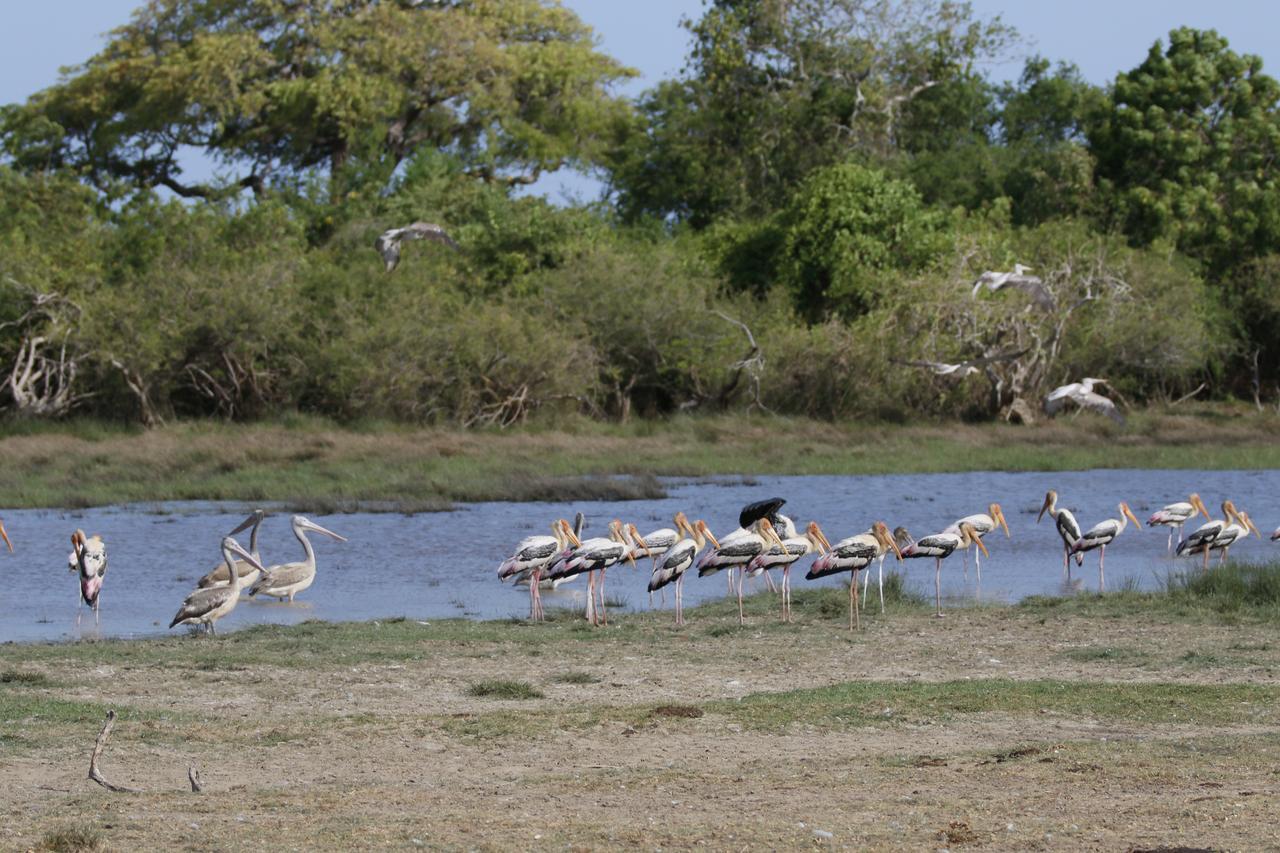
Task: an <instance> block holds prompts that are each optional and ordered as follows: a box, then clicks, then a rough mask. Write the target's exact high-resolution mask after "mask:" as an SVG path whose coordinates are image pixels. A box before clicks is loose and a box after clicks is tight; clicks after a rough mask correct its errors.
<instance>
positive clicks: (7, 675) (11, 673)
mask: <svg viewBox="0 0 1280 853" xmlns="http://www.w3.org/2000/svg"><path fill="white" fill-rule="evenodd" d="M0 684H4V685H10V686H13V687H52V686H53V682H52V681H50V680H49V677H48V676H47V675H45V674H44V673H43V672H25V671H22V670H15V669H7V670H5V671H4V672H0Z"/></svg>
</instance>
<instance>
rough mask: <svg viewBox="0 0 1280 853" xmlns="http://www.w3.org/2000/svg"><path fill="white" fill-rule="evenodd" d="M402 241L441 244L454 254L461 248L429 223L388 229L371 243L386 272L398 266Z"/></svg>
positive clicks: (447, 235)
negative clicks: (379, 256)
mask: <svg viewBox="0 0 1280 853" xmlns="http://www.w3.org/2000/svg"><path fill="white" fill-rule="evenodd" d="M403 240H432V241H434V242H436V243H443V244H444V245H446V246H448V247H449V248H450V249H453V250H454V251H455V252H458V251H461V247H460V246H459V245H458V244H457V243H455V242H454V241H453V238H452V237H450V236H449V234H448V233H447V232H446V231H445V230H444V229H443V228H441V227H440V226H439V225H433V224H432V223H430V222H415V223H413V224H412V225H406V226H405V227H403V228H388V229H387V230H386V231H383V232H382V233H381V234H379V235H378V239H377V240H375V241H374V243H373V248H375V249H377V250H378V254H379V255H382V262H383V263H384V264H385V265H386V268H387V272H391V271H392V270H394V269H395V268H396V267H397V266H398V265H399V264H400V243H401V241H403Z"/></svg>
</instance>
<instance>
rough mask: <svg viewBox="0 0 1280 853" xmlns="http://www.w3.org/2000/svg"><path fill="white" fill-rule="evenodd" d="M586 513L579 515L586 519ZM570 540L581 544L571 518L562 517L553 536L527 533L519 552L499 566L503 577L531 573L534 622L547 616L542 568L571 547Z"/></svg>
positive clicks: (518, 547) (531, 607)
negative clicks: (544, 609) (573, 528)
mask: <svg viewBox="0 0 1280 853" xmlns="http://www.w3.org/2000/svg"><path fill="white" fill-rule="evenodd" d="M582 517H583V516H582V513H578V518H579V519H582ZM580 526H581V525H579V527H580ZM569 543H575V544H580V543H579V540H578V537H577V535H576V534H575V532H574V531H573V530H572V529H570V527H569V522H568V521H566V520H565V519H563V518H561V519H559V520H557V521H554V522H552V524H551V535H550V536H526V537H525V538H524V539H521V540H520V542H519V544H517V545H516V550H515V553H513V554H512V555H511V556H510V557H508V558H507V559H505V560H503V561H502V565H500V566H498V580H499V581H506V580H508V579H509V578H513V577H516V576H518V575H522V574H525V573H528V575H529V618H530V619H531V620H533V621H534V622H541V621H542V619H543V616H544V614H543V610H542V593H541V591H540V590H539V585H540V582H541V580H542V578H541V573H542V570H543V569H544V568H545V567H546V566H547V564H548V563H550V562H551V561H552V560H554V559H555V557H556V555H557V554H559V553H560V552H561V551H563V550H564V549H565V548H566V547H568V545H569Z"/></svg>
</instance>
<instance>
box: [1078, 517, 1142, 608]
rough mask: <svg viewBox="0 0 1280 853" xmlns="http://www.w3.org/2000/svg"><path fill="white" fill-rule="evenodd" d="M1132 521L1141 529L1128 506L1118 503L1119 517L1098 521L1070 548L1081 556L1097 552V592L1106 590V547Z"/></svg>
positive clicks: (1140, 523)
mask: <svg viewBox="0 0 1280 853" xmlns="http://www.w3.org/2000/svg"><path fill="white" fill-rule="evenodd" d="M1130 521H1132V522H1133V526H1134V527H1136V528H1138V529H1139V530H1141V529H1142V522H1140V521H1138V518H1137V516H1135V515H1134V514H1133V511H1132V510H1130V509H1129V505H1128V504H1127V503H1125V502H1124V501H1120V517H1119V518H1108V519H1107V520H1106V521H1100V522H1098V523H1097V524H1095V525H1094V526H1093V527H1090V528H1089V529H1088V530H1086V531H1085V532H1084V533H1082V534H1080V536H1079V538H1077V539H1076V544H1074V545H1072V546H1071V551H1072V553H1075V554H1082V553H1084V552H1085V551H1092V550H1093V549H1094V548H1097V549H1099V550H1098V592H1102V590H1103V589H1105V588H1106V579H1105V578H1104V577H1103V574H1102V563H1103V561H1104V560H1106V558H1107V546H1108V545H1110V544H1111V543H1112V542H1114V541H1115V538H1116V537H1117V536H1119V535H1120V534H1121V533H1123V532H1124V529H1125V527H1127V526H1128V523H1129V522H1130Z"/></svg>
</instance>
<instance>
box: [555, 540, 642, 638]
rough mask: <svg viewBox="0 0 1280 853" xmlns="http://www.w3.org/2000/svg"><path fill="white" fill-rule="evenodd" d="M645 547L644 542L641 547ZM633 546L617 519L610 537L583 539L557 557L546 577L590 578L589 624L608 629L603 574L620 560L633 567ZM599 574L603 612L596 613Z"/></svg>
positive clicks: (588, 591) (556, 578)
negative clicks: (598, 574) (627, 562)
mask: <svg viewBox="0 0 1280 853" xmlns="http://www.w3.org/2000/svg"><path fill="white" fill-rule="evenodd" d="M639 544H640V545H641V546H643V544H644V543H643V542H641V543H639ZM632 551H633V545H632V544H631V543H628V542H627V539H626V534H625V532H624V531H623V527H622V522H621V521H618V520H617V519H614V520H613V521H611V522H609V536H608V537H604V536H596V537H592V538H591V539H582V540H581V541H580V542H579V543H578V544H577V545H575V546H574V547H573V548H566V549H565V550H564V551H561V552H560V553H559V554H557V555H556V557H555V559H554V560H552V561H551V564H550V565H549V566H547V570H546V575H547V577H548V578H550V579H551V580H558V579H560V578H567V577H572V576H574V575H579V574H582V573H583V572H586V574H587V614H586V615H587V621H588V622H590V623H591V624H592V625H608V624H609V612H608V610H607V609H606V605H605V600H604V573H605V570H606V569H608V568H609V567H610V566H614V565H617V564H618V562H620V561H621V560H628V561H629V562H631V563H632V564H633V565H634V564H635V557H634V555H633V553H632ZM596 572H599V573H600V581H599V587H600V608H599V612H598V613H597V610H596V578H595V574H596Z"/></svg>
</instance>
